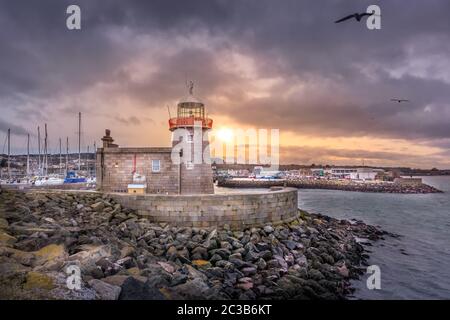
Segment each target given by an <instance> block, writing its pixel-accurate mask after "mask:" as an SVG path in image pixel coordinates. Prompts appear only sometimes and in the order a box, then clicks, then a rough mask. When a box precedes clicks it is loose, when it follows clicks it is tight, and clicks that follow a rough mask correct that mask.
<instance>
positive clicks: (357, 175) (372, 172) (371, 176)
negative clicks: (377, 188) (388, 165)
mask: <svg viewBox="0 0 450 320" xmlns="http://www.w3.org/2000/svg"><path fill="white" fill-rule="evenodd" d="M381 172H384V170H381V169H372V168H357V169H356V172H351V173H350V179H352V180H375V179H376V178H377V176H378V175H379V174H380V173H381Z"/></svg>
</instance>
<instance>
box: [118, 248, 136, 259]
mask: <svg viewBox="0 0 450 320" xmlns="http://www.w3.org/2000/svg"><path fill="white" fill-rule="evenodd" d="M134 253H135V249H134V248H133V247H131V246H125V247H123V248H122V249H121V250H120V259H123V258H126V257H130V256H133V255H134Z"/></svg>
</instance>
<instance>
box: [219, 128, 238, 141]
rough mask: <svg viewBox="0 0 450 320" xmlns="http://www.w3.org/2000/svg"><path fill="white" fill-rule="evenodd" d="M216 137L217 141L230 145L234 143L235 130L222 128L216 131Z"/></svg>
mask: <svg viewBox="0 0 450 320" xmlns="http://www.w3.org/2000/svg"><path fill="white" fill-rule="evenodd" d="M216 137H217V139H219V140H221V141H223V142H226V143H230V142H233V138H234V134H233V129H230V128H220V129H218V130H217V131H216Z"/></svg>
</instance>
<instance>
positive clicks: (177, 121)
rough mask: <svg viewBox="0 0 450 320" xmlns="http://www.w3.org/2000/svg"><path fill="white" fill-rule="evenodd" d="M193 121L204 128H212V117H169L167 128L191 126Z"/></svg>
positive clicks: (193, 123)
mask: <svg viewBox="0 0 450 320" xmlns="http://www.w3.org/2000/svg"><path fill="white" fill-rule="evenodd" d="M195 122H200V123H201V126H202V128H204V129H212V125H213V120H212V119H210V118H199V117H187V118H171V119H169V129H170V130H175V129H176V128H183V127H193V126H194V125H195Z"/></svg>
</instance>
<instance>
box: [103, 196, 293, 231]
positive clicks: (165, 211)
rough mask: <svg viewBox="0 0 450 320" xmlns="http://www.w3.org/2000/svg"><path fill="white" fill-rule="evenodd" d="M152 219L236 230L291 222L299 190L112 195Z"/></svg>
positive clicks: (126, 205)
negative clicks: (228, 227) (226, 227)
mask: <svg viewBox="0 0 450 320" xmlns="http://www.w3.org/2000/svg"><path fill="white" fill-rule="evenodd" d="M109 195H110V196H111V197H112V198H113V199H114V200H116V201H117V202H118V203H120V204H121V205H122V206H124V207H127V208H130V209H135V210H137V212H138V214H139V215H141V216H145V217H147V218H148V219H149V220H151V221H152V222H165V223H169V224H171V225H174V226H183V227H201V228H209V227H223V226H225V225H229V226H230V227H231V228H233V229H242V228H245V227H252V226H260V225H262V224H266V223H278V222H282V221H290V220H292V219H295V218H296V217H297V215H298V208H297V189H294V188H282V189H281V190H276V191H257V192H243V193H228V194H203V195H154V194H145V195H131V194H123V193H111V194H109Z"/></svg>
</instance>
